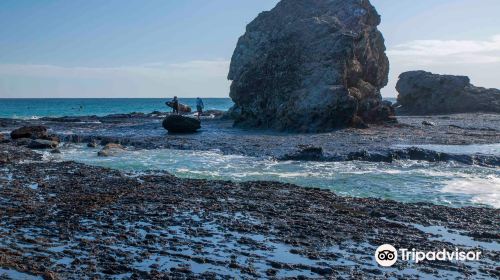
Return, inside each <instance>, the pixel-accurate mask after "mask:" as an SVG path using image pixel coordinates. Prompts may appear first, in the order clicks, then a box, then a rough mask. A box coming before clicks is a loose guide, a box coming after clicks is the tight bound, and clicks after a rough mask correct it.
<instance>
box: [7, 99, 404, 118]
mask: <svg viewBox="0 0 500 280" xmlns="http://www.w3.org/2000/svg"><path fill="white" fill-rule="evenodd" d="M171 99H172V98H171V97H165V98H18V99H16V98H13V99H7V98H0V118H16V119H37V118H40V117H64V116H86V115H96V116H105V115H110V114H126V113H132V112H138V113H151V112H153V111H161V112H163V111H170V110H171V109H170V108H168V107H166V106H165V102H166V101H169V100H171ZM202 99H203V102H204V105H205V110H221V111H227V110H229V108H231V107H232V106H233V105H234V103H233V101H232V100H231V98H202ZM386 100H389V101H391V102H395V101H396V100H395V99H394V98H386ZM179 101H180V102H181V103H183V104H186V105H189V106H191V108H193V109H194V108H196V98H180V99H179Z"/></svg>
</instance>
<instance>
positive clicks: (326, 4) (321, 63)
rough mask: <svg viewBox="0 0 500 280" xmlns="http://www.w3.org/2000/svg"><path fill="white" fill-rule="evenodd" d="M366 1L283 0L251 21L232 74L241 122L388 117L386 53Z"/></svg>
mask: <svg viewBox="0 0 500 280" xmlns="http://www.w3.org/2000/svg"><path fill="white" fill-rule="evenodd" d="M379 24H380V16H379V14H378V13H377V11H376V10H375V8H374V7H373V6H372V5H371V4H370V2H369V1H368V0H312V1H299V0H282V1H281V2H279V3H278V4H277V6H276V7H275V8H274V9H272V10H271V11H268V12H263V13H261V14H260V15H259V16H258V17H257V18H256V19H255V20H253V21H252V22H251V23H250V24H249V25H248V26H247V28H246V33H245V34H244V35H243V36H242V37H241V38H240V39H239V41H238V44H237V46H236V49H235V51H234V54H233V56H232V59H231V65H230V70H229V75H228V79H229V80H232V84H231V91H230V97H231V98H232V100H233V101H234V103H235V105H234V107H233V108H232V109H231V110H230V112H228V114H227V116H228V117H230V118H232V119H234V121H235V125H236V126H244V127H259V128H271V129H277V130H287V131H300V132H318V131H329V130H332V129H334V128H337V127H346V126H350V125H351V124H353V123H355V124H358V123H360V122H359V120H355V121H353V118H355V117H359V118H361V119H362V122H364V123H374V122H382V121H385V120H386V119H387V118H388V117H389V116H392V115H393V114H394V111H393V110H392V107H390V106H388V105H387V104H385V103H383V102H382V97H381V95H380V89H381V88H382V87H384V86H385V85H386V84H387V81H388V72H389V60H388V58H387V56H386V54H385V46H384V38H383V36H382V34H381V33H380V32H379V31H378V29H377V26H378V25H379Z"/></svg>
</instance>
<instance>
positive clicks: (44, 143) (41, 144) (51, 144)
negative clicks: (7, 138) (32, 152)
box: [28, 139, 59, 149]
mask: <svg viewBox="0 0 500 280" xmlns="http://www.w3.org/2000/svg"><path fill="white" fill-rule="evenodd" d="M58 145H59V143H58V142H56V141H52V140H45V139H35V140H31V142H30V143H29V144H28V148H30V149H55V148H57V146H58Z"/></svg>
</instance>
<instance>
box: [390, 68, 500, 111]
mask: <svg viewBox="0 0 500 280" xmlns="http://www.w3.org/2000/svg"><path fill="white" fill-rule="evenodd" d="M396 89H397V91H398V92H399V95H398V105H399V106H400V107H399V108H398V113H400V114H410V115H433V114H453V113H474V112H486V113H500V90H498V89H485V88H481V87H476V86H474V85H472V84H471V83H470V80H469V78H468V77H465V76H452V75H438V74H433V73H430V72H425V71H410V72H405V73H403V74H401V75H400V76H399V81H398V83H397V85H396Z"/></svg>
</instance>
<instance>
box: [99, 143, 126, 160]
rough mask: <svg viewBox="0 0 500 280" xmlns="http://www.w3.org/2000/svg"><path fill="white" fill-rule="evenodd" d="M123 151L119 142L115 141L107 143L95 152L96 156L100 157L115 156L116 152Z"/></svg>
mask: <svg viewBox="0 0 500 280" xmlns="http://www.w3.org/2000/svg"><path fill="white" fill-rule="evenodd" d="M123 151H124V148H123V146H122V145H120V144H116V143H108V144H106V146H104V147H103V148H102V150H100V151H99V152H97V156H100V157H109V156H116V155H117V154H119V153H121V152H123Z"/></svg>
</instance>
